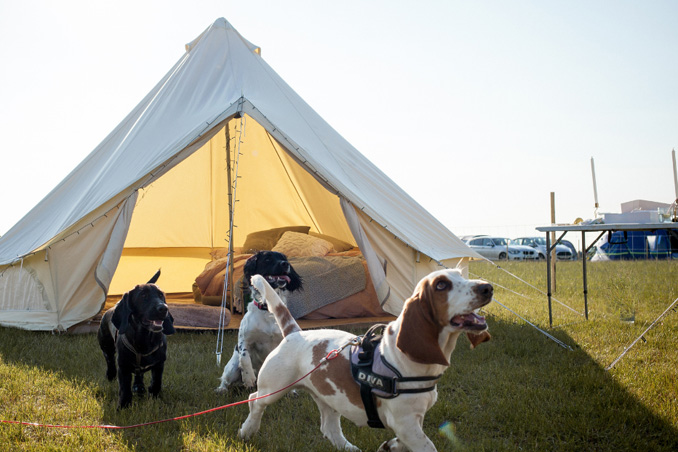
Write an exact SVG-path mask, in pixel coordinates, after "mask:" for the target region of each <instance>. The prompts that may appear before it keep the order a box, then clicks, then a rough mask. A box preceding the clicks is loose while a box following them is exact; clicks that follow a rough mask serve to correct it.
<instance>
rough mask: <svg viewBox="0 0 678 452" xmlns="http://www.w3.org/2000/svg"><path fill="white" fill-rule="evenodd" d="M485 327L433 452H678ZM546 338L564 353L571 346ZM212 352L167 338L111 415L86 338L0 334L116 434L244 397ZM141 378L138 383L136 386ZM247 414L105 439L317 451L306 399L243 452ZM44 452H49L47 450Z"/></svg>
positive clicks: (623, 394)
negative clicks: (153, 371) (222, 383)
mask: <svg viewBox="0 0 678 452" xmlns="http://www.w3.org/2000/svg"><path fill="white" fill-rule="evenodd" d="M489 323H490V324H491V331H492V334H493V340H492V341H490V342H488V343H485V344H482V345H480V346H479V347H478V348H477V349H476V350H470V349H469V346H468V341H467V340H466V339H460V341H459V344H458V346H457V350H456V351H455V352H454V354H453V356H452V365H451V366H450V368H449V369H448V370H447V371H446V373H445V375H444V377H443V379H442V381H441V383H440V384H439V386H438V391H439V394H438V402H437V403H436V405H435V406H434V407H433V408H432V409H431V410H430V411H429V412H428V414H427V416H426V419H425V431H426V433H427V434H428V435H429V437H431V439H432V440H433V441H434V443H435V444H436V446H437V447H438V449H439V450H492V451H498V450H534V451H542V450H550V451H553V450H596V451H619V450H653V451H659V450H667V451H668V450H678V430H677V429H676V426H675V425H672V424H670V423H669V422H667V421H665V420H663V419H661V418H660V417H658V416H657V415H656V414H654V413H653V412H652V411H650V410H649V409H648V408H647V407H646V406H645V405H644V404H643V403H642V402H641V401H640V400H638V399H636V398H635V397H634V396H633V395H632V394H630V393H629V392H628V391H627V390H626V389H625V388H624V387H622V386H620V385H619V384H618V383H617V382H616V381H615V380H614V379H613V378H612V376H611V375H610V374H609V373H608V372H606V371H605V370H604V369H602V368H601V367H600V366H599V365H597V364H596V363H595V362H594V361H593V360H592V359H591V358H590V357H589V356H588V355H587V353H586V352H585V351H583V350H581V349H576V350H575V351H573V352H572V351H567V350H565V349H563V348H561V347H559V346H558V345H556V344H555V343H553V342H551V341H549V340H548V339H546V338H545V337H544V336H542V335H541V334H539V333H538V332H537V331H535V330H534V329H532V328H530V327H528V326H525V325H523V324H516V323H510V322H504V321H501V320H497V319H493V318H489ZM354 332H355V331H354ZM358 333H362V331H359V332H358ZM556 335H557V336H558V338H559V339H561V340H563V341H564V342H566V343H568V344H572V345H574V341H573V340H571V338H569V337H566V336H565V335H563V334H557V333H556ZM234 342H235V334H229V335H227V337H226V341H225V345H224V350H225V353H224V356H223V357H222V365H223V364H225V362H226V361H227V360H228V358H230V351H231V350H232V346H233V344H234ZM215 343H216V336H215V335H213V334H195V333H179V334H176V335H174V336H172V337H170V338H169V358H168V362H167V365H166V370H165V378H164V385H163V394H162V396H161V398H160V399H156V400H154V399H149V398H145V399H137V400H135V402H134V403H133V405H132V406H131V407H130V408H129V409H127V410H122V411H118V410H117V409H116V403H117V382H115V381H114V382H108V381H107V380H106V379H105V377H104V373H105V364H104V360H103V356H101V352H100V350H99V347H98V344H97V341H96V336H95V335H86V336H52V335H50V334H47V333H33V332H26V331H19V330H13V329H6V328H0V356H1V358H2V362H3V363H5V364H6V365H17V366H27V367H35V368H37V369H39V370H41V371H44V372H54V373H57V374H58V378H60V379H65V380H67V381H69V382H70V383H71V384H73V385H75V386H79V387H85V388H87V390H88V391H89V392H90V394H91V397H93V398H95V399H96V401H97V403H98V405H99V406H100V407H101V409H102V413H103V414H99V419H97V420H96V421H98V422H101V423H104V424H111V425H121V426H122V425H132V424H137V423H144V422H148V421H153V420H158V419H165V418H172V417H175V416H181V415H186V414H190V413H194V412H198V411H201V410H206V409H210V408H214V407H217V406H221V405H225V404H227V403H231V402H235V401H239V400H244V399H246V398H247V396H248V392H247V391H246V390H245V389H239V390H232V391H231V392H229V393H228V394H226V395H222V394H216V393H215V392H214V388H216V386H217V385H218V377H219V376H220V374H221V370H222V369H223V367H222V368H217V367H216V365H215V357H214V347H215ZM149 378H150V375H148V374H147V375H146V380H147V382H148V379H149ZM637 384H638V385H642V384H643V382H642V381H638V382H637ZM5 412H12V410H11V408H7V409H6V410H5ZM247 413H248V408H247V407H246V406H245V405H242V406H238V407H235V408H229V409H225V410H221V411H218V412H215V413H210V414H206V415H202V416H199V417H194V418H190V419H188V420H182V421H173V422H168V423H164V424H160V425H155V426H150V427H141V428H135V429H130V430H122V431H115V433H113V434H114V435H118V440H117V441H119V444H120V445H121V449H123V450H124V449H132V450H139V451H141V450H149V451H150V450H153V451H155V450H158V451H160V450H163V451H165V450H229V448H230V450H249V451H269V450H323V451H324V450H328V448H329V443H328V442H327V440H325V439H324V438H323V437H322V434H321V433H320V431H319V416H318V411H317V409H316V408H315V404H314V403H313V402H312V400H311V399H310V397H308V396H306V395H303V396H299V397H286V398H284V399H283V400H281V401H279V402H278V403H276V404H274V405H273V406H271V407H270V408H269V409H268V411H267V412H266V414H265V415H264V422H263V423H262V428H261V432H260V434H259V435H257V436H256V437H255V438H254V439H253V441H252V442H251V443H250V444H249V445H247V446H245V445H243V444H242V443H241V442H240V441H239V440H237V439H236V436H237V429H238V427H239V426H240V424H241V423H242V422H243V421H244V419H245V418H246V416H247ZM92 416H96V414H94V415H92ZM80 417H81V415H76V416H74V418H80ZM85 417H86V418H87V416H85ZM87 419H88V421H87V422H91V421H92V420H91V418H87ZM26 420H27V421H36V420H35V419H26ZM40 421H41V422H53V421H52V420H51V419H48V418H43V419H41V420H40ZM96 421H95V422H96ZM446 421H447V422H450V425H451V427H452V428H451V430H448V434H447V436H442V435H440V434H439V432H438V426H439V425H441V424H442V423H443V422H446ZM81 425H82V424H81ZM343 426H344V433H345V435H346V437H347V438H348V439H349V440H350V441H351V442H353V444H355V445H356V446H358V447H360V448H361V449H363V450H375V449H376V448H377V447H378V446H379V444H380V443H381V442H382V441H383V440H385V439H388V438H390V437H391V436H392V435H391V434H390V433H389V432H387V431H383V430H372V429H368V428H357V427H355V426H354V425H352V424H351V423H349V422H343ZM53 446H54V447H53V448H56V449H59V445H58V444H57V445H56V446H55V445H53ZM64 450H65V449H64ZM85 450H87V448H86V446H85ZM92 450H95V449H92Z"/></svg>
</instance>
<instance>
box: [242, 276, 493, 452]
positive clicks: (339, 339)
mask: <svg viewBox="0 0 678 452" xmlns="http://www.w3.org/2000/svg"><path fill="white" fill-rule="evenodd" d="M252 287H253V289H254V290H255V291H256V292H258V293H259V294H260V295H259V296H261V297H262V298H265V299H266V300H267V301H268V304H269V309H270V310H271V312H272V313H273V315H274V316H275V320H276V322H277V324H278V326H279V328H280V331H281V332H282V334H283V337H284V339H283V341H282V342H281V343H280V345H279V346H278V347H277V348H276V349H274V350H273V351H272V352H271V353H270V354H269V356H268V357H267V359H266V361H265V362H264V364H263V366H262V368H261V370H260V372H259V379H258V388H257V389H258V390H257V392H255V393H253V394H251V395H250V398H256V397H258V396H262V395H265V394H269V393H272V392H275V391H277V390H279V389H280V388H283V387H285V386H287V385H290V384H292V383H294V382H295V381H296V380H298V379H299V378H301V377H302V376H304V375H305V374H307V373H308V372H309V371H311V370H312V369H314V368H315V367H316V366H317V365H318V364H319V363H320V362H321V360H323V359H324V358H325V357H326V356H327V355H328V353H329V352H331V351H332V350H341V351H340V353H339V354H338V355H337V356H336V358H334V359H331V360H328V361H327V362H326V363H324V364H323V365H322V366H321V367H319V368H318V369H317V370H316V371H314V372H313V373H311V374H310V376H309V377H307V378H304V379H302V380H300V381H299V382H298V383H296V384H294V385H293V386H292V388H304V389H306V390H307V391H308V392H309V393H310V394H311V396H312V397H313V399H314V400H315V402H316V404H317V405H318V408H319V410H320V417H321V422H320V423H321V425H320V430H321V431H322V433H323V435H324V436H325V437H326V438H327V439H329V440H330V442H331V443H332V444H333V445H334V447H336V448H338V449H343V450H353V451H357V450H359V449H358V448H357V447H355V446H354V445H353V444H351V443H350V442H349V441H348V440H347V439H346V438H345V437H344V435H343V433H342V430H341V424H340V417H341V416H344V417H346V418H347V419H349V420H351V421H352V422H353V423H355V424H356V425H358V426H364V425H367V423H368V417H367V414H366V411H365V406H364V405H363V401H362V399H361V395H360V386H359V384H358V383H356V381H355V380H354V379H353V376H352V373H351V363H350V356H349V353H350V351H349V348H348V347H345V345H346V344H348V343H350V342H351V341H353V340H354V338H355V336H354V335H352V334H350V333H347V332H344V331H339V330H312V331H302V330H301V328H300V327H299V325H298V324H297V323H296V321H295V320H294V318H293V317H292V316H291V315H290V313H289V311H288V309H287V307H286V306H285V304H284V303H282V302H281V300H280V298H279V297H278V296H277V294H276V293H275V291H274V290H273V289H272V288H271V287H270V285H269V284H268V283H267V282H266V280H265V279H264V278H261V277H259V276H254V277H252ZM492 294H493V288H492V285H490V284H488V283H486V282H484V281H481V280H468V279H465V278H464V277H463V276H462V275H461V272H460V271H459V270H451V269H445V270H440V271H436V272H433V273H431V274H429V275H428V276H426V277H424V278H423V279H422V280H421V281H420V282H419V283H418V285H417V286H416V288H415V290H414V293H413V295H412V296H411V297H410V298H409V299H408V300H407V301H406V302H405V305H404V308H403V311H402V312H401V314H400V315H399V316H398V318H397V319H396V320H394V321H392V322H390V323H389V324H388V326H387V327H386V329H385V330H384V334H383V339H382V340H381V342H380V344H379V346H378V347H379V348H380V350H379V351H380V353H381V356H382V357H383V358H384V359H385V360H386V361H387V362H388V363H389V364H390V365H391V366H393V367H394V368H396V369H397V370H398V371H399V373H400V374H401V375H402V376H403V377H424V378H421V380H426V381H416V380H419V378H414V380H415V381H409V382H407V383H402V385H406V386H407V388H404V387H401V388H400V390H401V393H400V394H397V395H396V396H394V397H391V398H377V399H376V407H377V412H378V417H379V419H380V420H381V422H382V423H383V425H384V426H385V427H387V428H390V429H391V430H393V431H394V432H395V434H396V437H395V438H393V439H391V440H389V441H386V442H384V443H383V444H381V446H380V448H379V450H380V451H405V450H410V451H417V452H424V451H435V450H436V448H435V446H434V444H433V442H431V440H430V439H429V438H428V437H427V436H426V435H425V434H424V431H423V429H422V426H423V422H424V416H425V414H426V412H427V411H428V410H429V409H430V408H431V407H432V406H433V404H434V403H435V402H436V399H437V391H436V389H435V382H436V381H437V380H435V379H436V378H439V377H440V376H441V375H442V373H443V372H444V371H445V369H446V368H447V367H448V366H449V365H450V356H451V355H452V351H453V350H454V348H455V346H456V343H457V339H458V338H459V336H460V335H461V334H462V333H467V334H468V336H469V339H470V340H471V344H472V347H475V346H476V345H478V344H479V343H481V342H485V341H487V340H489V339H490V335H489V333H488V332H487V323H486V322H485V319H484V318H483V317H481V316H479V315H478V314H476V313H475V312H474V311H476V310H477V309H478V308H480V307H482V306H485V305H487V304H488V303H489V302H490V301H491V300H492ZM408 379H409V378H408ZM432 379H433V380H434V381H433V384H432V382H431V380H432ZM427 386H428V387H429V388H428V389H430V390H428V391H426V392H414V393H412V392H413V391H411V390H412V389H422V388H425V387H427ZM292 388H288V389H287V390H289V389H292ZM403 389H409V390H410V391H402V390H403ZM285 392H286V391H281V392H278V393H276V394H274V395H272V396H270V397H264V398H262V399H259V400H253V401H250V402H249V408H250V414H249V416H248V417H247V419H246V420H245V422H244V423H243V425H242V427H241V428H240V431H239V435H240V437H241V438H243V439H245V440H247V439H249V438H250V437H252V435H254V434H255V433H256V432H257V431H258V430H259V427H260V424H261V417H262V415H263V413H264V410H265V408H266V406H268V405H270V404H272V403H274V402H275V401H277V400H279V399H280V398H281V397H282V396H283V395H284V394H285Z"/></svg>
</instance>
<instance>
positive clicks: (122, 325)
mask: <svg viewBox="0 0 678 452" xmlns="http://www.w3.org/2000/svg"><path fill="white" fill-rule="evenodd" d="M135 290H136V288H134V289H133V290H131V291H130V292H134V291H135ZM130 292H127V293H126V294H125V295H123V296H122V300H120V301H118V304H116V305H115V310H114V311H113V316H112V317H111V322H113V326H115V327H116V328H117V329H118V332H119V333H120V334H125V331H127V327H128V326H129V318H130V316H131V315H132V306H131V305H130V301H129V299H130Z"/></svg>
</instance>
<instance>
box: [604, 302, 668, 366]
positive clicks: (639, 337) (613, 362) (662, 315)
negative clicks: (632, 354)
mask: <svg viewBox="0 0 678 452" xmlns="http://www.w3.org/2000/svg"><path fill="white" fill-rule="evenodd" d="M676 303H678V298H676V299H675V300H673V303H671V305H670V306H669V307H668V308H666V310H665V311H664V312H663V313H662V314H661V315H660V316H659V317H657V319H656V320H655V321H654V322H652V323H651V324H650V326H648V327H647V329H646V330H645V331H643V333H642V334H641V335H640V336H638V337H637V338H636V340H635V341H633V342H632V343H631V345H629V346H628V347H626V348H625V349H624V351H623V352H622V354H621V355H619V356H618V357H617V359H615V360H614V361H612V363H611V364H610V365H609V366H607V367H606V368H605V370H610V369H612V367H614V365H615V364H617V363H618V362H619V360H620V359H622V358H623V357H624V355H626V353H628V351H629V350H631V348H632V347H633V346H634V345H636V344H637V343H638V341H639V340H641V339H643V340H645V335H646V334H647V332H648V331H650V330H651V329H652V328H654V326H655V325H656V324H657V323H658V322H659V321H660V320H661V319H663V318H664V317H665V316H666V315H667V314H668V313H669V311H670V310H672V309H673V307H674V306H675V305H676Z"/></svg>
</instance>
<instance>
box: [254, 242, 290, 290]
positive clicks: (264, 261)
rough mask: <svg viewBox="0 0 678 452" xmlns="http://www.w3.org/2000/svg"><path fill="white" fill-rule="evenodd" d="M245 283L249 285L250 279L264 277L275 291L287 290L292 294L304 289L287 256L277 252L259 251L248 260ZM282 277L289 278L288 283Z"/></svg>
mask: <svg viewBox="0 0 678 452" xmlns="http://www.w3.org/2000/svg"><path fill="white" fill-rule="evenodd" d="M243 272H244V276H245V277H244V281H246V282H247V284H248V285H249V283H250V278H252V276H254V275H262V276H263V277H265V278H266V280H267V281H268V283H269V284H270V285H271V287H273V288H274V289H286V290H288V291H290V292H294V291H295V290H299V289H301V288H302V280H301V276H299V274H297V272H296V271H294V268H293V267H292V266H291V265H290V263H289V262H288V261H287V256H285V255H284V254H282V253H278V252H276V251H259V252H258V253H256V254H255V255H254V256H252V257H250V258H249V259H247V262H245V266H244V267H243ZM280 276H286V277H287V278H289V281H287V280H286V279H285V278H280Z"/></svg>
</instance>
